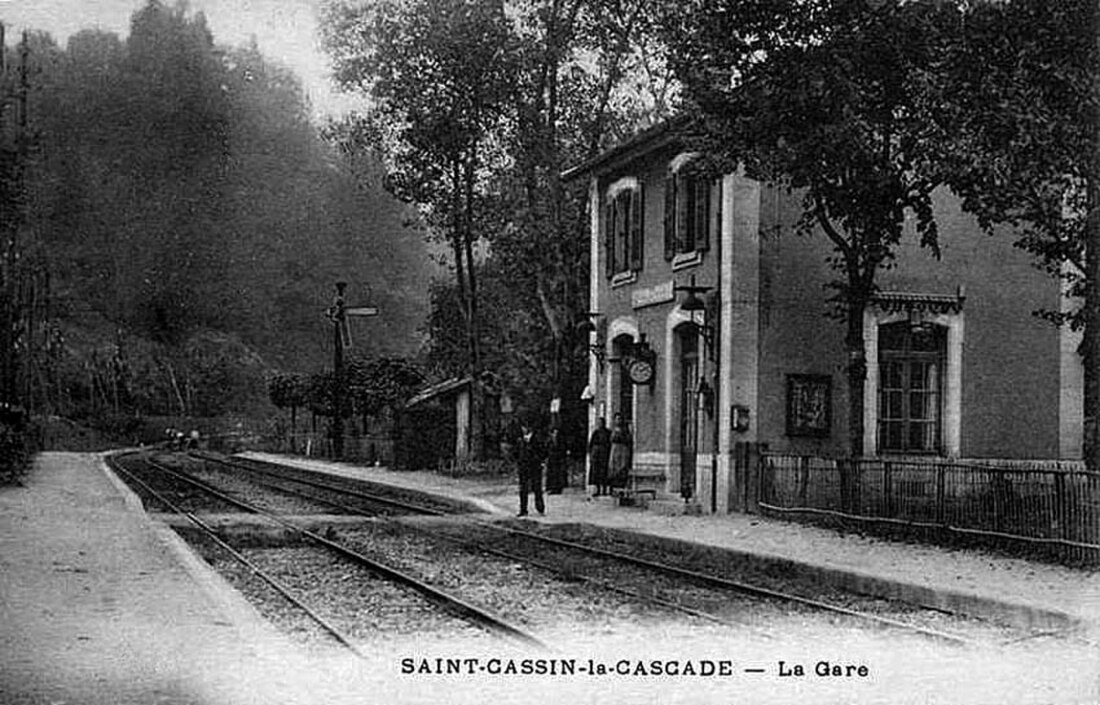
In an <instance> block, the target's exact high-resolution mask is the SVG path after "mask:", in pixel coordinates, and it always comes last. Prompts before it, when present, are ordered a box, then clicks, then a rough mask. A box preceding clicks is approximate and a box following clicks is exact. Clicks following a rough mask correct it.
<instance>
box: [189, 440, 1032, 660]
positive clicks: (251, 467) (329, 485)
mask: <svg viewBox="0 0 1100 705" xmlns="http://www.w3.org/2000/svg"><path fill="white" fill-rule="evenodd" d="M193 457H196V458H199V459H201V460H203V461H205V462H211V463H215V464H219V465H222V466H225V467H227V468H233V469H238V470H247V471H249V472H252V473H257V472H259V473H262V474H264V475H265V476H267V477H268V478H272V477H277V478H278V481H277V482H276V483H275V484H276V485H277V486H278V488H279V490H280V491H283V492H289V491H292V490H291V488H289V487H287V486H286V484H285V483H286V482H292V483H297V484H300V485H304V486H307V487H310V488H313V489H315V490H321V491H323V492H330V493H338V494H339V495H342V496H344V497H345V498H346V497H353V498H355V499H356V500H357V501H365V502H369V503H371V504H372V505H374V506H386V507H390V508H392V509H394V510H398V511H400V512H403V513H407V514H421V515H428V516H447V515H449V513H448V512H446V511H444V510H442V509H439V508H436V507H428V506H423V505H419V504H414V503H412V502H409V501H404V500H396V499H393V498H391V497H384V496H381V495H379V494H376V493H373V492H370V491H366V490H364V489H363V487H362V483H359V482H356V481H354V480H347V479H344V478H337V477H335V476H333V477H328V478H325V479H324V480H322V479H321V478H320V477H318V475H319V474H318V473H311V472H309V471H305V470H301V469H297V468H291V467H290V466H285V465H274V464H270V463H266V462H262V461H255V460H251V459H239V458H237V459H227V458H221V457H218V456H212V455H209V454H193ZM276 468H277V469H276ZM353 485H354V486H353ZM311 499H313V500H314V501H322V502H325V503H327V504H330V505H331V506H334V507H338V508H339V509H340V510H341V511H342V512H346V513H365V512H363V510H362V509H361V508H357V507H354V506H350V505H348V504H346V503H344V502H341V501H337V500H334V499H331V498H325V497H323V496H321V495H316V494H315V495H311ZM372 516H373V514H372ZM463 525H464V526H463V528H462V529H459V532H460V534H464V535H460V536H453V535H450V536H448V535H445V534H444V533H443V532H442V531H441V527H439V526H433V527H431V528H430V529H428V528H426V527H418V530H419V531H422V532H428V533H430V534H431V535H433V536H435V537H441V538H443V539H444V540H447V541H450V542H452V543H455V544H458V545H461V546H464V547H466V548H467V549H468V550H475V551H480V552H483V553H487V554H490V555H496V556H499V557H502V558H507V559H509V560H519V561H523V562H525V563H527V564H529V565H533V566H536V567H539V568H541V569H544V570H550V571H553V572H556V573H559V574H563V573H564V574H567V575H568V576H569V577H571V578H573V579H580V580H584V581H586V582H589V583H591V584H593V585H595V586H599V587H603V588H605V589H608V590H613V591H617V592H620V593H621V594H624V595H627V596H629V597H631V598H633V599H638V600H641V601H645V602H647V603H650V604H654V605H658V606H661V607H663V608H666V609H670V610H675V611H678V612H682V613H685V614H689V615H691V616H693V617H697V618H699V619H704V620H707V621H711V622H716V623H720V624H726V625H735V626H739V627H745V626H746V624H745V623H744V622H743V621H739V620H737V619H731V618H730V616H729V615H726V614H720V613H716V612H715V611H712V610H703V609H698V608H695V607H691V606H688V605H685V604H681V603H678V602H676V601H673V600H669V599H665V598H662V597H660V596H658V595H657V594H654V592H655V591H652V592H650V591H647V592H641V591H638V590H627V589H623V588H622V587H621V586H620V585H617V584H616V581H615V580H613V579H610V578H606V577H599V576H597V575H594V574H592V573H591V572H589V573H587V574H586V573H584V572H583V571H580V570H578V567H577V561H576V560H571V561H565V564H566V565H567V567H566V568H562V565H561V564H555V563H554V562H552V561H547V560H539V559H535V558H532V554H538V553H545V550H542V551H539V550H522V549H521V548H516V549H515V550H506V549H505V548H503V547H502V546H503V545H504V543H505V542H503V541H501V537H502V536H506V537H510V538H511V539H513V540H514V541H516V542H534V543H537V544H540V545H542V546H544V547H548V548H549V549H551V551H553V552H572V553H580V554H583V555H587V556H591V557H594V558H598V559H600V560H603V561H605V562H608V561H610V562H616V563H620V564H624V565H628V566H631V567H632V568H635V569H638V570H643V571H647V572H648V573H649V574H650V575H652V574H654V573H656V574H660V575H664V576H667V577H669V578H672V579H674V580H679V581H685V582H689V583H692V584H695V585H702V586H706V587H709V588H711V589H713V590H717V591H721V592H726V593H730V592H732V593H737V594H741V595H747V596H749V597H752V598H755V599H759V600H766V601H772V602H779V603H784V604H789V605H797V606H798V607H800V608H804V609H807V610H811V611H816V612H824V613H828V614H832V615H836V616H840V617H843V618H845V619H850V620H854V621H856V622H859V623H862V624H873V625H876V626H878V627H885V628H889V629H893V630H899V631H902V632H906V633H910V634H917V635H920V636H923V637H927V638H932V639H935V640H938V641H942V642H946V643H950V644H957V645H972V644H975V643H977V642H975V641H974V640H973V639H969V638H967V637H964V636H961V635H958V634H954V633H950V632H947V631H944V630H942V629H936V628H930V627H928V626H924V625H920V624H914V623H910V622H907V621H903V620H900V619H895V618H892V617H886V616H883V615H879V614H873V613H868V612H864V611H861V610H857V609H853V608H851V607H847V606H844V605H838V604H833V603H830V602H827V601H823V600H820V599H815V598H811V597H806V596H804V595H798V594H795V593H790V592H785V591H782V590H777V589H774V588H770V587H766V586H762V585H757V584H751V583H748V582H745V581H742V580H733V579H730V578H727V577H723V576H720V575H713V574H708V573H704V572H701V571H699V570H693V569H689V568H684V567H681V566H676V565H671V564H667V563H662V562H659V561H654V560H650V559H647V558H644V557H640V556H637V555H631V554H630V553H626V552H623V551H617V550H612V549H609V548H601V547H597V546H592V545H586V544H583V543H579V542H577V541H570V540H564V539H561V538H555V537H552V536H546V535H541V534H537V533H533V532H530V531H526V530H522V529H518V528H515V527H511V526H503V525H501V524H499V523H496V522H492V521H488V520H481V519H478V518H476V517H473V516H465V517H463ZM471 528H476V530H477V531H479V532H484V536H485V538H484V540H476V539H471V538H470V529H471ZM948 614H950V613H948ZM1024 638H1026V637H1024ZM1015 640H1018V637H1016V639H1015Z"/></svg>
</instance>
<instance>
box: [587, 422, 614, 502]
mask: <svg viewBox="0 0 1100 705" xmlns="http://www.w3.org/2000/svg"><path fill="white" fill-rule="evenodd" d="M588 454H589V457H590V458H591V460H592V464H591V470H590V472H591V475H590V476H589V478H588V483H589V484H591V485H595V486H596V496H597V497H601V496H603V495H605V494H609V493H610V492H611V488H609V487H608V486H607V461H608V459H609V458H610V457H611V431H609V430H608V429H607V421H605V420H604V418H603V417H602V416H601V417H600V418H598V419H596V430H595V431H593V432H592V436H591V437H590V438H589V439H588Z"/></svg>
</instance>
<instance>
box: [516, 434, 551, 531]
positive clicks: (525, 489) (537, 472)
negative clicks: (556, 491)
mask: <svg viewBox="0 0 1100 705" xmlns="http://www.w3.org/2000/svg"><path fill="white" fill-rule="evenodd" d="M515 449H516V461H517V464H518V465H519V514H518V516H521V517H523V516H527V495H528V494H530V493H534V495H535V510H536V511H537V512H538V513H539V514H545V513H546V505H545V504H544V502H543V499H542V465H543V463H544V462H545V460H546V448H545V445H544V444H543V442H542V438H541V437H540V436H539V434H538V432H537V431H536V430H535V428H534V424H533V423H531V422H530V421H529V420H528V421H525V422H524V423H523V424H522V425H521V427H520V436H519V438H518V439H516V442H515Z"/></svg>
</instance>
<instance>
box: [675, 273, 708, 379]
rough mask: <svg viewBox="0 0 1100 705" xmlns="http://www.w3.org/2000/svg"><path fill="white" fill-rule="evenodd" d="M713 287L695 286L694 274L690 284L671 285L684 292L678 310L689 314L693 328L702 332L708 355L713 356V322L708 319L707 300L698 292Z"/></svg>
mask: <svg viewBox="0 0 1100 705" xmlns="http://www.w3.org/2000/svg"><path fill="white" fill-rule="evenodd" d="M712 288H713V287H709V286H697V285H696V284H695V275H694V274H693V275H691V284H687V285H683V286H674V287H672V290H673V291H682V292H684V293H685V294H686V296H684V300H683V302H682V303H681V304H680V310H681V311H685V312H687V313H688V315H690V316H691V324H692V325H693V326H694V327H695V329H696V330H697V331H698V332H699V333H700V334H702V336H703V342H704V343H705V344H706V347H707V353H708V356H709V357H710V358H711V359H713V358H714V332H715V329H714V323H713V321H711V320H709V319H710V316H709V315H708V310H707V302H706V301H705V300H703V298H702V297H700V296H699V295H700V294H706V293H707V292H708V291H710V290H711V289H712Z"/></svg>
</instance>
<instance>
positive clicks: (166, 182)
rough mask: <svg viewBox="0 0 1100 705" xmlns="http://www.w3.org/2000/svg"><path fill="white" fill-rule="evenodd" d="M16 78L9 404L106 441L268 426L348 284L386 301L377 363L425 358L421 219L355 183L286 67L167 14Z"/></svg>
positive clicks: (7, 196) (40, 47) (10, 74)
mask: <svg viewBox="0 0 1100 705" xmlns="http://www.w3.org/2000/svg"><path fill="white" fill-rule="evenodd" d="M23 57H25V61H24V58H23ZM6 58H7V61H6V65H7V70H6V72H5V73H4V74H3V75H2V77H0V78H2V81H0V83H2V86H0V87H2V88H3V91H4V92H5V95H4V98H5V100H4V101H3V107H2V110H3V111H4V112H5V115H3V118H4V119H3V121H2V124H3V126H4V127H3V130H4V131H5V132H4V134H3V144H2V145H0V146H2V150H0V151H2V153H3V154H2V159H0V167H2V173H0V186H2V188H0V209H2V210H3V213H2V215H4V218H3V220H2V223H3V230H4V231H3V243H2V245H3V246H2V247H0V254H2V255H3V258H4V270H3V272H2V273H3V275H4V280H3V282H0V283H2V284H3V286H4V287H5V288H4V291H3V292H2V293H3V294H4V295H5V296H4V297H3V299H4V302H5V305H8V304H9V303H10V302H13V301H15V302H17V305H18V306H19V308H18V310H15V311H13V312H10V313H11V315H7V316H5V325H4V333H3V334H2V336H3V339H2V340H0V343H2V344H3V345H2V347H3V351H4V356H3V360H2V361H3V363H4V364H3V368H4V369H3V372H4V374H3V378H4V381H5V382H6V383H7V382H10V383H9V384H5V386H4V387H3V389H2V390H0V402H3V403H8V404H12V405H20V406H22V407H24V408H27V409H28V410H29V411H30V412H31V413H34V414H53V415H59V416H64V417H67V418H71V419H75V420H77V421H79V422H81V423H84V424H87V425H90V426H98V427H101V428H106V427H108V426H111V427H114V426H117V425H118V424H117V423H114V422H113V421H111V419H126V418H129V419H132V418H138V417H142V416H149V415H163V416H185V417H186V416H196V417H212V416H218V415H231V414H246V415H247V414H251V415H258V414H265V413H267V412H269V411H270V408H271V407H270V406H269V403H268V401H267V398H266V394H265V388H264V379H265V377H266V376H268V375H269V374H270V373H271V372H272V371H273V370H276V369H318V368H320V367H322V365H323V364H324V362H325V361H326V360H327V356H328V354H329V352H328V351H326V349H325V348H326V346H325V342H326V341H327V340H328V337H329V336H328V334H329V327H328V325H327V323H326V322H325V321H324V319H323V317H322V316H320V315H319V311H320V310H321V309H322V308H323V307H324V305H325V303H326V299H327V297H328V292H329V291H330V290H331V287H332V283H333V282H334V281H336V280H339V279H344V280H349V281H350V282H351V284H352V288H353V289H354V290H357V291H373V292H377V293H376V295H375V296H374V298H373V299H372V301H370V303H371V304H373V305H377V306H378V307H379V308H380V309H381V311H382V315H381V316H379V317H378V318H377V319H375V320H373V321H372V322H371V327H372V335H370V336H364V337H363V339H362V341H361V348H362V350H363V351H364V352H365V353H366V354H368V355H407V354H410V353H412V352H414V351H415V350H416V348H417V347H418V346H419V344H420V334H419V332H418V328H419V323H420V321H421V320H422V319H423V314H424V311H425V309H426V294H427V291H426V281H427V279H428V278H429V276H430V274H431V272H432V271H434V266H433V265H432V264H431V262H430V261H429V260H428V259H427V257H426V254H425V245H424V242H423V240H422V238H421V237H420V234H419V231H418V229H417V226H416V219H415V217H410V216H413V215H414V214H411V213H409V212H408V211H407V209H406V208H405V207H404V206H403V205H401V204H400V203H398V202H397V201H395V200H394V199H393V198H392V197H391V196H389V195H387V194H386V193H385V192H384V191H383V189H381V187H380V186H373V187H372V186H371V185H369V184H364V183H362V182H361V181H359V180H358V179H357V178H356V174H357V173H358V170H360V169H362V168H363V163H362V160H361V159H360V160H359V161H353V160H352V159H351V158H350V156H349V155H347V154H345V153H344V152H342V151H340V150H339V149H336V148H334V147H333V146H332V145H331V144H330V143H329V142H327V141H326V140H325V139H324V138H323V137H322V135H321V134H320V133H319V131H318V130H317V128H316V127H315V126H314V125H313V124H312V123H311V121H310V116H309V106H308V102H307V99H306V96H305V95H304V93H303V91H302V87H301V85H300V84H299V81H298V79H297V78H296V77H295V76H294V74H292V73H291V72H290V71H289V70H288V69H286V68H284V67H282V66H280V65H278V64H276V63H273V62H271V61H269V60H267V59H266V58H265V57H264V56H262V55H261V54H260V52H259V51H258V49H257V48H256V47H255V46H242V47H225V46H219V45H218V44H217V43H216V41H215V38H214V37H213V36H212V34H211V32H210V30H209V29H208V27H207V25H206V21H205V19H204V17H203V15H202V14H201V13H197V14H193V13H191V12H189V11H188V10H187V9H186V5H184V4H182V3H181V4H177V5H175V6H169V5H166V4H164V3H162V2H159V1H158V0H149V1H148V2H146V3H145V5H144V6H143V7H141V8H140V9H139V10H137V11H136V12H135V13H134V15H133V16H132V19H131V27H130V32H129V35H128V36H127V37H126V38H125V39H121V38H119V37H118V36H116V35H114V34H112V33H108V32H105V31H101V30H93V29H89V30H84V31H81V32H78V33H77V34H75V35H73V36H72V37H71V38H70V39H69V40H68V43H67V45H66V46H64V47H62V46H60V45H59V44H58V43H57V42H55V41H54V40H53V38H51V37H50V36H48V35H46V34H43V33H37V32H30V33H29V34H28V35H27V36H26V37H25V41H24V43H23V44H22V45H21V46H19V47H18V48H16V49H8V50H7V57H6ZM410 224H411V227H407V226H408V225H410ZM7 294H11V296H10V297H9V296H7ZM13 305H14V304H13ZM13 320H14V321H16V324H15V325H12V326H9V325H8V322H11V321H13ZM107 430H110V429H107Z"/></svg>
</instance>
